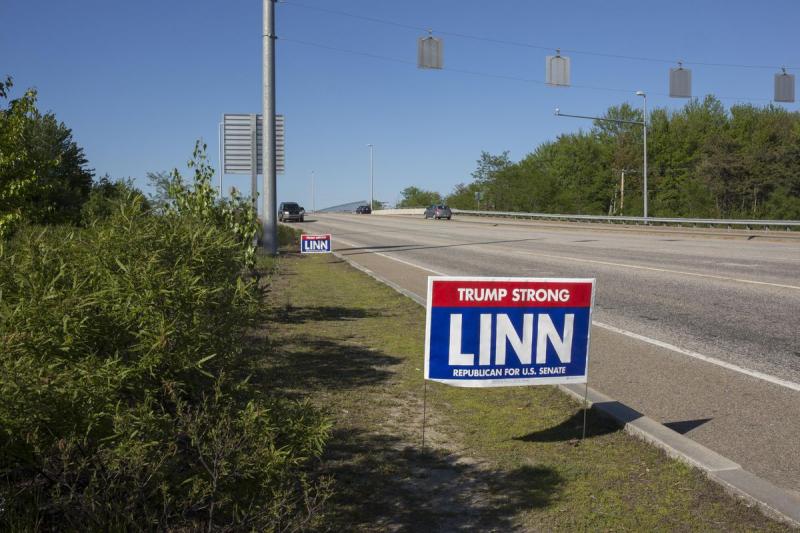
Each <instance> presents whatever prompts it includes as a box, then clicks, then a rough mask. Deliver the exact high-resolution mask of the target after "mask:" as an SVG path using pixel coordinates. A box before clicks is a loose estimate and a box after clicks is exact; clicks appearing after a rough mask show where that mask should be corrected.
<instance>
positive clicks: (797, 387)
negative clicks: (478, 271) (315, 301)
mask: <svg viewBox="0 0 800 533" xmlns="http://www.w3.org/2000/svg"><path fill="white" fill-rule="evenodd" d="M336 240H338V241H339V242H342V243H344V244H346V245H348V246H364V245H361V244H357V243H354V242H349V241H346V240H344V239H339V238H336ZM366 249H369V247H366ZM344 251H346V250H344ZM373 254H374V255H379V256H381V257H384V258H386V259H389V260H391V261H397V262H398V263H402V264H404V265H408V266H410V267H414V268H418V269H420V270H426V271H428V272H431V273H433V274H436V275H437V276H447V275H449V274H446V273H444V272H439V271H438V270H433V269H430V268H428V267H424V266H422V265H418V264H416V263H412V262H410V261H405V260H403V259H398V258H397V257H391V256H388V255H386V254H382V253H378V252H373ZM542 255H543V254H542ZM553 257H562V256H553ZM562 258H563V257H562ZM566 259H571V258H566ZM642 268H648V269H649V270H660V269H651V268H649V267H642ZM667 272H674V271H670V270H667ZM756 283H760V282H756ZM767 285H771V284H769V283H767ZM793 288H798V289H800V287H793ZM592 325H593V326H597V327H599V328H603V329H605V330H608V331H613V332H614V333H619V334H620V335H625V336H626V337H630V338H632V339H636V340H639V341H642V342H646V343H648V344H652V345H653V346H658V347H659V348H665V349H667V350H670V351H673V352H676V353H679V354H682V355H686V356H688V357H692V358H694V359H698V360H700V361H704V362H706V363H711V364H712V365H717V366H720V367H722V368H727V369H728V370H732V371H734V372H738V373H740V374H744V375H747V376H750V377H753V378H756V379H760V380H762V381H766V382H768V383H772V384H773V385H778V386H781V387H785V388H787V389H790V390H793V391H797V392H800V383H795V382H793V381H788V380H785V379H781V378H778V377H775V376H771V375H769V374H765V373H763V372H758V371H757V370H750V369H748V368H744V367H741V366H739V365H735V364H733V363H728V362H727V361H723V360H721V359H717V358H716V357H709V356H708V355H703V354H701V353H697V352H693V351H691V350H684V349H683V348H679V347H678V346H675V345H673V344H669V343H667V342H663V341H660V340H658V339H653V338H651V337H645V336H644V335H639V334H638V333H634V332H632V331H628V330H626V329H621V328H618V327H615V326H612V325H610V324H605V323H603V322H598V321H596V320H593V321H592Z"/></svg>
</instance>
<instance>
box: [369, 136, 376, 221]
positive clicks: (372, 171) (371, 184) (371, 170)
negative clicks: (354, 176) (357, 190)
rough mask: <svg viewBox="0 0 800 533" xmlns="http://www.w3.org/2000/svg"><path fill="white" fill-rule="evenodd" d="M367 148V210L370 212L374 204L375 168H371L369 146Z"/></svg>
mask: <svg viewBox="0 0 800 533" xmlns="http://www.w3.org/2000/svg"><path fill="white" fill-rule="evenodd" d="M367 146H369V210H370V211H372V206H373V205H374V203H375V198H374V194H373V193H374V183H375V180H374V178H375V167H374V166H373V159H372V148H373V146H372V145H371V144H368V145H367Z"/></svg>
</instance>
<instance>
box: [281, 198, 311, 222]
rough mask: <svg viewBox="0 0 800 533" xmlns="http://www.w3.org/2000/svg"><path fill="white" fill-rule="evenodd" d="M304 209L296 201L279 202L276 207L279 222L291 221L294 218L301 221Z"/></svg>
mask: <svg viewBox="0 0 800 533" xmlns="http://www.w3.org/2000/svg"><path fill="white" fill-rule="evenodd" d="M305 214H306V211H305V209H303V208H302V207H300V205H299V204H297V202H281V205H280V206H279V207H278V220H279V221H281V222H291V221H292V220H295V221H297V222H302V221H303V218H304V217H305Z"/></svg>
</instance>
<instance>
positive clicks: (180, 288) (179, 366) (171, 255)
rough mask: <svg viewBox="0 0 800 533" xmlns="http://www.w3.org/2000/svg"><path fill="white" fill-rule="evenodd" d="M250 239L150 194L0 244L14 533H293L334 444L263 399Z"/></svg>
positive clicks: (2, 473)
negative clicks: (253, 360)
mask: <svg viewBox="0 0 800 533" xmlns="http://www.w3.org/2000/svg"><path fill="white" fill-rule="evenodd" d="M250 249H251V248H250V247H249V246H243V243H242V241H241V236H240V235H236V234H235V233H234V232H232V231H228V230H225V229H221V228H219V227H217V226H216V225H214V224H209V223H208V220H206V219H204V218H203V217H202V216H201V215H198V214H191V213H178V212H175V211H173V212H167V213H165V214H163V215H154V214H151V213H149V212H148V211H147V210H146V209H144V206H143V199H142V198H141V196H136V195H133V196H131V197H130V198H129V200H128V201H127V202H122V203H120V204H119V206H118V209H117V212H116V213H114V214H112V215H111V216H110V217H108V218H106V219H105V220H100V221H97V222H95V223H94V224H92V225H91V226H89V227H87V228H85V229H75V228H65V227H50V228H46V229H41V228H27V229H22V230H21V231H20V232H19V233H18V234H17V235H16V236H15V238H14V239H13V240H12V241H10V242H6V243H4V244H0V529H25V530H28V529H40V530H50V529H58V530H120V529H125V530H128V529H133V530H154V529H159V530H162V529H166V530H187V529H190V530H194V529H199V528H205V529H209V530H211V529H231V528H236V529H241V528H245V529H259V530H284V529H293V528H297V527H304V526H308V525H310V524H313V521H314V520H317V519H318V517H319V509H320V507H321V505H322V503H323V502H324V500H325V498H326V496H327V485H326V482H325V481H324V480H314V479H312V478H311V477H310V475H309V471H310V467H311V466H312V465H313V462H314V461H315V460H316V459H318V458H319V456H320V454H321V452H322V448H323V446H324V442H325V439H326V436H327V432H328V424H327V422H326V420H325V419H324V418H323V417H322V416H321V415H320V414H319V413H318V412H317V411H315V410H313V409H311V408H310V407H309V406H308V405H305V404H302V403H297V402H292V401H288V400H282V399H280V398H273V397H270V396H269V395H268V394H267V393H264V392H262V391H256V390H254V389H253V388H252V387H250V386H249V385H248V384H247V383H246V380H243V379H242V375H243V373H244V372H246V371H247V365H246V361H245V358H244V357H243V355H242V353H241V346H242V345H243V344H244V343H245V335H246V332H247V330H248V328H249V327H251V326H252V325H254V321H255V319H256V317H257V314H258V312H259V305H260V301H259V297H260V293H259V289H258V287H257V286H256V284H255V282H254V281H253V280H252V279H249V278H248V276H247V275H246V272H247V270H246V267H247V265H248V261H250V260H251V256H250V251H249V250H250Z"/></svg>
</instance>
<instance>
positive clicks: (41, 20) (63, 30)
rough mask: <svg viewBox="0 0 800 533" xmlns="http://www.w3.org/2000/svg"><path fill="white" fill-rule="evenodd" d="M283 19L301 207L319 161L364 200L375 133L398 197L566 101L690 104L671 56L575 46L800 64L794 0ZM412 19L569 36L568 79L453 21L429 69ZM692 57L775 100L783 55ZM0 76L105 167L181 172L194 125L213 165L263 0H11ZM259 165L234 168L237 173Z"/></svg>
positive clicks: (466, 170)
mask: <svg viewBox="0 0 800 533" xmlns="http://www.w3.org/2000/svg"><path fill="white" fill-rule="evenodd" d="M324 10H335V11H341V12H345V13H349V14H353V15H358V16H360V17H371V18H378V19H384V20H388V21H394V22H396V23H398V24H400V25H408V26H412V28H406V27H402V26H398V25H390V24H379V23H375V22H370V21H367V20H363V19H360V18H354V17H348V16H342V15H338V14H334V13H329V12H326V11H324ZM276 17H277V34H278V36H279V40H278V42H277V54H278V57H277V107H278V111H279V112H281V113H283V114H284V115H285V116H286V133H287V149H286V152H287V154H286V155H287V169H286V173H285V174H284V175H281V176H279V177H278V201H290V200H296V201H299V202H300V203H302V204H304V205H305V206H306V207H309V206H310V204H311V197H310V175H311V171H312V170H313V171H315V175H316V182H317V197H316V206H317V207H318V208H319V207H324V206H328V205H333V204H338V203H345V202H349V201H353V200H360V199H364V198H368V196H369V151H368V148H367V147H366V144H367V143H373V144H374V145H375V196H376V198H377V199H380V200H384V201H388V202H391V203H394V202H395V201H397V199H398V198H399V193H400V191H401V190H402V189H403V188H404V187H406V186H409V185H416V186H419V187H423V188H427V189H434V190H438V191H440V192H442V193H447V192H449V191H451V190H452V188H453V186H454V185H455V184H456V183H459V182H467V181H469V179H470V172H471V171H472V170H473V169H474V167H475V160H476V159H477V158H478V157H479V155H480V152H481V151H482V150H487V151H490V152H493V153H497V152H501V151H503V150H509V151H510V152H511V157H512V158H513V159H514V160H518V159H520V158H522V157H524V156H525V155H526V154H527V153H529V152H531V151H532V150H533V149H534V148H535V147H536V146H537V145H538V144H539V143H541V142H543V141H546V140H550V139H554V138H555V137H556V136H558V135H559V134H562V133H566V132H571V131H576V130H578V129H580V128H584V129H585V128H588V127H589V126H590V124H589V123H588V122H586V121H581V120H577V119H568V118H563V117H562V118H557V117H555V116H554V115H553V109H554V108H555V107H559V108H560V109H561V110H562V112H565V113H575V114H590V115H591V114H600V113H602V112H603V111H604V110H605V109H606V108H607V107H609V106H611V105H618V104H620V103H623V102H629V103H630V104H631V105H634V106H639V105H641V98H638V97H636V96H634V94H633V93H634V92H635V91H636V90H639V89H641V90H644V91H647V92H648V95H649V96H648V104H649V106H650V107H653V106H659V107H665V106H666V107H670V108H676V107H680V106H681V105H683V104H684V103H685V101H684V100H678V99H670V98H668V97H667V96H666V93H667V92H668V73H669V68H670V64H669V63H662V62H656V61H639V60H631V59H621V58H608V57H601V56H595V55H589V54H585V53H578V51H581V52H597V53H605V54H614V55H624V56H644V57H651V58H662V59H667V60H675V61H677V60H679V59H682V60H684V61H686V62H704V63H731V64H739V65H767V66H773V65H774V66H779V65H786V66H789V67H798V66H800V48H798V46H797V43H796V37H795V32H796V24H797V21H798V20H800V3H797V2H796V1H795V0H782V1H778V0H776V1H763V2H752V1H741V0H735V1H727V2H724V1H721V0H720V1H711V0H695V1H683V0H672V1H670V2H645V1H638V2H634V1H628V0H625V1H622V0H608V1H603V2H599V1H596V0H595V1H589V0H584V1H562V2H538V1H523V0H495V1H492V2H490V1H487V0H480V1H479V0H406V1H392V2H389V1H387V0H371V1H370V0H339V1H338V2H332V1H323V0H298V1H297V2H294V1H293V0H286V2H282V3H278V4H277V6H276ZM415 28H432V29H433V31H434V34H435V35H436V34H437V32H449V33H460V34H467V35H475V36H482V37H487V38H491V39H499V40H505V41H514V42H521V43H528V44H531V45H537V46H544V47H552V48H556V47H560V48H562V49H565V50H573V51H574V52H564V55H568V56H570V57H571V61H572V83H573V84H574V85H576V87H571V88H553V87H547V86H545V85H543V84H541V83H536V82H533V81H522V80H517V79H505V78H502V76H507V77H510V78H522V79H525V80H539V81H542V80H543V78H544V70H545V68H544V67H545V60H544V57H545V55H548V54H552V52H548V51H547V50H541V49H536V48H530V47H521V46H510V45H506V44H498V43H491V42H486V41H480V40H473V39H466V38H461V37H456V36H453V35H447V34H445V35H441V36H442V38H443V40H444V43H445V44H444V62H445V68H446V70H444V71H425V70H418V69H417V68H416V67H415V65H414V62H415V61H416V39H417V37H419V36H420V35H422V34H423V32H422V31H420V30H418V29H415ZM298 41H303V42H306V43H316V44H318V45H324V46H327V47H331V48H339V49H346V50H351V51H358V52H364V53H367V54H373V55H377V56H382V57H386V58H394V59H398V60H401V61H391V60H384V59H379V58H373V57H368V56H365V55H356V54H351V53H346V52H341V51H337V50H332V49H330V48H322V47H319V46H310V45H308V44H303V43H301V42H298ZM687 67H688V68H691V69H692V73H693V93H694V95H696V96H702V95H705V94H715V95H717V96H721V97H725V99H724V100H723V102H724V103H725V104H726V105H731V104H733V103H736V102H751V103H754V104H759V105H764V104H767V103H769V101H770V98H771V97H772V77H773V75H774V73H775V72H777V69H775V68H766V69H761V68H729V67H720V66H703V65H696V64H695V65H692V64H688V65H687ZM447 69H450V70H447ZM459 71H473V72H479V73H483V74H489V75H495V76H501V77H491V76H482V75H480V76H479V75H473V74H468V73H464V72H459ZM791 72H792V73H794V74H797V70H792V71H791ZM6 74H8V75H11V76H13V77H14V79H15V84H16V87H15V89H16V90H15V92H14V94H20V92H21V91H22V90H23V89H24V88H26V87H30V86H35V87H36V88H38V90H39V98H40V107H41V108H42V109H45V110H52V111H54V112H55V113H56V115H57V116H58V118H59V119H60V120H62V121H64V122H65V123H66V124H67V125H68V126H69V127H71V128H72V129H73V133H74V136H75V139H76V140H77V142H78V143H79V144H80V145H81V146H83V147H84V149H85V151H86V155H87V156H88V158H89V160H90V164H91V166H92V167H93V168H94V169H95V170H96V172H97V174H98V175H102V174H105V173H108V174H110V175H111V176H112V177H114V178H125V177H131V178H133V179H134V180H135V181H136V182H137V184H138V185H139V186H140V187H145V185H146V183H145V180H144V176H145V174H146V173H147V172H148V171H159V170H169V169H171V168H173V167H176V166H177V167H179V168H181V169H183V170H185V161H186V160H187V159H188V157H189V156H190V155H191V151H192V148H193V145H194V141H195V139H197V138H203V139H204V140H205V141H206V142H207V143H208V145H209V155H210V156H211V158H212V160H213V162H214V164H215V166H216V163H217V162H216V160H217V124H218V123H219V121H220V117H221V115H222V113H225V112H229V113H235V112H240V113H241V112H243V113H249V112H260V111H261V2H260V1H259V0H248V1H244V0H228V1H221V0H215V1H212V0H192V1H189V0H138V1H136V2H122V1H112V0H72V1H69V2H65V1H56V0H0V75H3V76H4V75H6ZM578 85H584V86H591V87H596V88H602V90H601V89H582V88H578V87H577V86H578ZM606 89H615V90H606ZM785 106H786V108H787V109H790V110H797V109H798V105H797V104H796V103H792V104H785ZM248 182H249V177H248V176H226V177H225V185H226V188H227V187H229V186H232V185H233V186H237V187H239V188H241V189H246V188H247V187H248Z"/></svg>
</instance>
